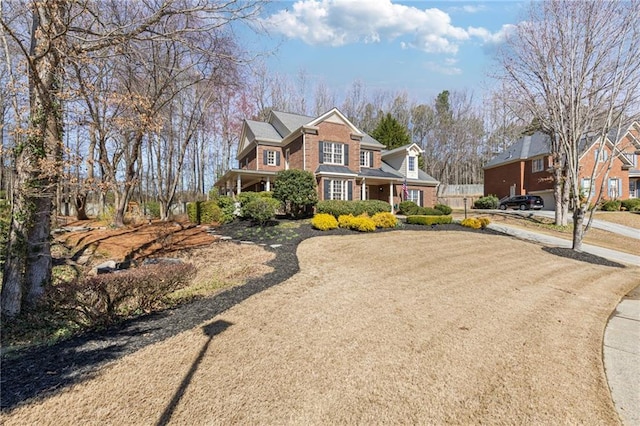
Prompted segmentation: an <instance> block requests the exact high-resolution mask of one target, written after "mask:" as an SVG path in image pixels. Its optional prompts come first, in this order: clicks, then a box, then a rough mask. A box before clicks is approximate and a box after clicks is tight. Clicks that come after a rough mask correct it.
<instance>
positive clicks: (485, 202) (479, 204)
mask: <svg viewBox="0 0 640 426" xmlns="http://www.w3.org/2000/svg"><path fill="white" fill-rule="evenodd" d="M499 204H500V200H498V197H496V196H495V195H487V196H486V197H481V198H478V199H477V200H476V201H475V202H474V203H473V208H474V209H497V208H498V205H499Z"/></svg>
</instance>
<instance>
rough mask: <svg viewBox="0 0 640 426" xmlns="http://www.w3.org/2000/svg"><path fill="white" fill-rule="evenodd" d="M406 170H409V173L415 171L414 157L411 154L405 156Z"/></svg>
mask: <svg viewBox="0 0 640 426" xmlns="http://www.w3.org/2000/svg"><path fill="white" fill-rule="evenodd" d="M411 160H413V161H411ZM407 170H408V171H409V173H415V171H416V157H414V156H413V155H410V156H409V157H408V158H407Z"/></svg>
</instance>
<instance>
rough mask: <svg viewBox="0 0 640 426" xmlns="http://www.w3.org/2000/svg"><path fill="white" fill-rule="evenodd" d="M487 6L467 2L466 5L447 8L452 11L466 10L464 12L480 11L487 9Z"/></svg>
mask: <svg viewBox="0 0 640 426" xmlns="http://www.w3.org/2000/svg"><path fill="white" fill-rule="evenodd" d="M486 9H487V8H486V6H485V5H483V4H467V5H464V6H454V7H450V8H448V9H447V10H449V11H451V12H464V13H478V12H482V11H484V10H486Z"/></svg>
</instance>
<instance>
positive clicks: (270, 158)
mask: <svg viewBox="0 0 640 426" xmlns="http://www.w3.org/2000/svg"><path fill="white" fill-rule="evenodd" d="M262 155H263V157H262V164H264V165H265V166H279V165H280V152H278V151H274V150H271V149H265V150H264V151H262Z"/></svg>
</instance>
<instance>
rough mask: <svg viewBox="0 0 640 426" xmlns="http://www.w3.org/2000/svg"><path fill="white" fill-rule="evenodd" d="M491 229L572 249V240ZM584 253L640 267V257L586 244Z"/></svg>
mask: <svg viewBox="0 0 640 426" xmlns="http://www.w3.org/2000/svg"><path fill="white" fill-rule="evenodd" d="M489 229H493V230H494V231H498V232H501V233H503V234H507V235H512V236H514V237H516V238H520V239H523V240H528V241H535V242H537V243H541V244H545V245H549V246H553V247H565V248H570V247H571V241H570V240H565V239H563V238H558V237H554V236H551V235H545V234H540V233H537V232H532V231H529V230H526V229H521V228H516V227H513V226H508V225H502V224H496V223H490V224H489ZM638 248H639V249H640V243H639V244H638ZM583 251H584V252H586V253H591V254H594V255H596V256H600V257H604V258H605V259H609V260H612V261H614V262H619V263H624V264H627V265H632V266H640V256H636V255H633V254H629V253H623V252H619V251H616V250H611V249H607V248H603V247H598V246H593V245H590V244H584V245H583Z"/></svg>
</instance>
